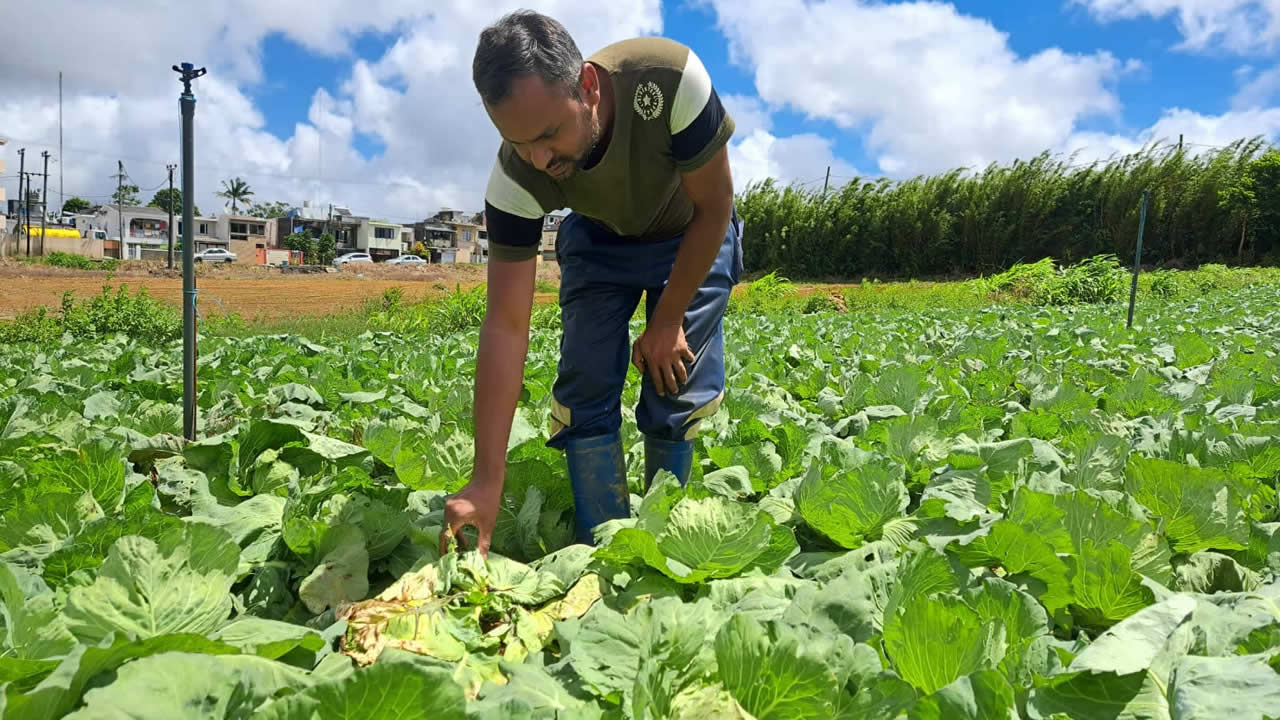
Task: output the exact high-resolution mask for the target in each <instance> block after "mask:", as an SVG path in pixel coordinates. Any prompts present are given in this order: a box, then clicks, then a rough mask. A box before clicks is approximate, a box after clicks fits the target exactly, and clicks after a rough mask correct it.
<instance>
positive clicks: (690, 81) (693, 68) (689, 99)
mask: <svg viewBox="0 0 1280 720" xmlns="http://www.w3.org/2000/svg"><path fill="white" fill-rule="evenodd" d="M710 98H711V76H710V75H708V74H707V69H706V67H704V66H703V64H702V60H700V59H698V55H697V53H695V52H694V51H693V50H692V49H690V50H689V55H688V57H686V58H685V63H684V71H683V72H682V73H681V74H680V85H679V87H677V88H676V97H675V100H674V101H672V103H671V134H672V135H675V134H676V133H678V132H680V131H682V130H684V129H685V128H687V127H689V125H691V124H692V123H693V121H694V120H696V119H698V115H700V114H701V113H702V109H703V108H705V107H706V106H707V101H708V100H709V99H710Z"/></svg>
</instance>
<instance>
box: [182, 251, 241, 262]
mask: <svg viewBox="0 0 1280 720" xmlns="http://www.w3.org/2000/svg"><path fill="white" fill-rule="evenodd" d="M191 258H192V260H194V261H195V262H207V263H229V262H235V261H236V254H235V253H233V252H231V251H229V250H223V249H222V248H209V249H207V250H201V251H200V252H198V253H196V254H195V255H193V256H191Z"/></svg>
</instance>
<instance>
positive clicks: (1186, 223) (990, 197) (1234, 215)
mask: <svg viewBox="0 0 1280 720" xmlns="http://www.w3.org/2000/svg"><path fill="white" fill-rule="evenodd" d="M1144 190H1149V191H1150V201H1149V204H1148V206H1147V216H1146V226H1145V232H1144V235H1143V251H1142V257H1143V264H1144V265H1153V266H1195V265H1199V264H1201V263H1207V262H1233V263H1262V264H1277V263H1280V150H1277V149H1276V148H1274V147H1271V146H1269V145H1267V143H1265V142H1264V141H1263V140H1262V139H1260V138H1254V139H1242V140H1239V141H1237V142H1235V143H1232V144H1231V145H1230V146H1227V147H1225V148H1218V149H1213V150H1210V151H1208V152H1192V151H1190V150H1188V149H1182V148H1179V147H1177V146H1172V145H1164V144H1160V143H1154V144H1148V145H1147V146H1144V147H1143V148H1142V150H1140V151H1138V152H1136V153H1133V154H1130V155H1123V156H1115V157H1112V158H1110V159H1108V160H1104V161H1098V162H1093V163H1087V164H1073V163H1072V161H1071V160H1070V159H1062V158H1055V157H1054V156H1052V155H1051V154H1050V153H1047V152H1046V153H1043V154H1041V155H1039V156H1037V157H1035V158H1032V159H1030V160H1017V161H1014V162H1012V163H1009V164H1006V165H999V164H992V165H991V166H989V167H987V168H985V169H984V170H982V171H980V172H970V171H967V170H964V169H956V170H952V171H950V172H947V173H943V174H939V175H933V176H919V177H914V178H911V179H907V180H901V181H892V180H888V179H884V178H880V179H856V180H853V181H850V182H849V183H847V184H845V185H844V186H842V187H838V188H834V189H832V190H830V191H827V192H825V193H824V192H823V191H822V190H820V189H817V188H806V187H804V186H802V185H790V186H785V187H784V186H781V185H780V184H778V183H777V182H776V181H774V180H772V179H770V180H766V181H763V182H757V183H752V184H751V185H749V186H747V187H746V188H745V189H744V190H743V191H742V192H741V193H739V195H738V198H737V201H738V212H739V215H740V216H741V218H742V220H743V222H744V224H745V230H744V236H743V255H744V263H745V265H746V268H747V270H748V271H754V272H769V271H775V270H776V271H778V272H780V273H782V274H784V275H787V276H790V277H794V278H813V279H817V278H829V279H833V278H839V279H850V278H860V277H873V276H876V277H930V276H951V275H972V274H976V273H992V272H998V271H1001V270H1005V269H1007V268H1009V267H1010V266H1012V265H1014V264H1017V263H1023V262H1035V261H1037V260H1040V259H1043V258H1046V257H1048V258H1052V259H1053V260H1054V261H1056V262H1059V263H1063V264H1067V263H1074V262H1077V261H1080V260H1082V259H1086V258H1090V257H1094V256H1097V255H1106V254H1114V255H1116V256H1118V257H1120V258H1123V259H1124V261H1126V262H1129V261H1131V259H1132V257H1133V252H1134V249H1135V245H1136V242H1137V236H1138V224H1139V216H1140V209H1141V204H1142V195H1143V191H1144Z"/></svg>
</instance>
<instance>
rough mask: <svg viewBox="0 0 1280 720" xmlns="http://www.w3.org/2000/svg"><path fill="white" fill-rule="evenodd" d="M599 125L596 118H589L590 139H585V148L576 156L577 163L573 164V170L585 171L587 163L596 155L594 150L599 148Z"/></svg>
mask: <svg viewBox="0 0 1280 720" xmlns="http://www.w3.org/2000/svg"><path fill="white" fill-rule="evenodd" d="M600 135H601V132H600V123H599V122H598V121H597V119H596V118H594V117H593V118H591V137H589V138H588V139H587V146H586V148H584V149H583V151H582V152H581V153H580V154H579V155H578V159H577V161H576V162H575V163H574V169H575V170H585V169H586V166H587V162H588V161H589V160H591V158H592V157H594V156H595V154H596V148H598V147H600Z"/></svg>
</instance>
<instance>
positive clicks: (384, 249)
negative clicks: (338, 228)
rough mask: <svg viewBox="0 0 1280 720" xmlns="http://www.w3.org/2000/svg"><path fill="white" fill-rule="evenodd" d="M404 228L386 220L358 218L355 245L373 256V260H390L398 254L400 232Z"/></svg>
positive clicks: (400, 241)
mask: <svg viewBox="0 0 1280 720" xmlns="http://www.w3.org/2000/svg"><path fill="white" fill-rule="evenodd" d="M402 232H404V228H403V227H402V226H400V225H398V224H396V223H393V222H387V221H386V220H372V219H369V218H361V219H360V228H359V229H358V230H356V247H357V248H359V249H361V250H364V251H365V252H367V253H369V255H371V256H372V257H373V260H374V262H377V261H379V260H390V259H391V258H393V257H396V256H398V255H399V254H400V251H401V247H402V245H401V243H402V242H403V241H402V240H401V238H400V234H401V233H402Z"/></svg>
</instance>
